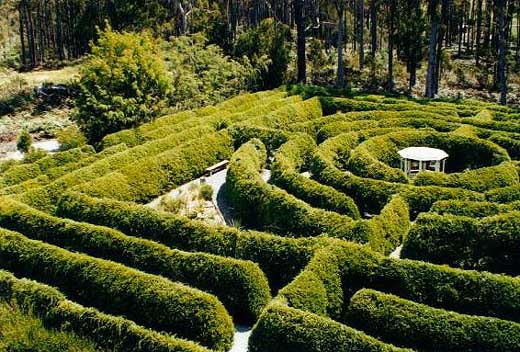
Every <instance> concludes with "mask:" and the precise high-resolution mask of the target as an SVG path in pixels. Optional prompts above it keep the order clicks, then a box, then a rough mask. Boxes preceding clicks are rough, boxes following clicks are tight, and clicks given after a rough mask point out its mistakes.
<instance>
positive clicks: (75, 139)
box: [56, 126, 87, 150]
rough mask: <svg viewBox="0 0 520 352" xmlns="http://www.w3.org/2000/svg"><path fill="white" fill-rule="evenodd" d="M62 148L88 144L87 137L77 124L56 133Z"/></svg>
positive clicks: (67, 148) (66, 148)
mask: <svg viewBox="0 0 520 352" xmlns="http://www.w3.org/2000/svg"><path fill="white" fill-rule="evenodd" d="M56 139H57V140H58V143H60V150H69V149H73V148H79V147H82V146H84V145H85V144H87V139H86V138H85V136H84V135H83V133H82V132H81V131H80V130H79V128H78V127H76V126H69V127H67V128H64V129H63V130H61V131H59V132H58V133H57V135H56Z"/></svg>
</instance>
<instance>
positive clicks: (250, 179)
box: [226, 139, 368, 243]
mask: <svg viewBox="0 0 520 352" xmlns="http://www.w3.org/2000/svg"><path fill="white" fill-rule="evenodd" d="M266 159H267V152H266V149H265V146H264V145H263V143H262V142H261V141H260V140H258V139H253V140H251V141H250V142H248V143H246V144H244V145H242V147H240V148H239V149H238V150H237V151H236V152H235V154H233V157H232V158H231V161H230V163H229V169H228V173H227V178H226V185H227V189H228V192H229V200H230V203H231V204H232V206H234V207H235V209H236V210H237V212H238V214H239V215H240V217H241V219H242V220H243V221H244V223H245V224H247V225H248V226H251V227H253V228H259V229H264V230H269V231H273V232H275V233H279V234H283V235H290V236H295V237H309V236H318V235H321V234H323V233H327V234H328V235H330V236H333V237H339V238H343V239H349V240H353V241H358V242H361V243H365V242H367V240H368V238H366V237H365V236H360V235H362V233H361V231H359V228H360V226H362V225H363V224H362V223H361V222H357V223H356V222H354V221H353V220H352V218H350V217H348V216H345V215H340V214H337V213H334V212H330V211H326V210H323V209H317V208H313V207H311V206H309V205H308V204H307V203H305V202H303V201H301V200H299V199H297V198H295V197H294V196H292V195H290V194H288V193H287V192H285V191H284V190H282V189H280V188H278V187H276V186H272V185H270V184H268V183H266V182H265V181H264V180H263V179H262V177H261V175H260V171H259V170H261V169H262V168H263V166H264V164H265V160H266Z"/></svg>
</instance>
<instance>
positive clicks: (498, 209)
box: [431, 200, 520, 218]
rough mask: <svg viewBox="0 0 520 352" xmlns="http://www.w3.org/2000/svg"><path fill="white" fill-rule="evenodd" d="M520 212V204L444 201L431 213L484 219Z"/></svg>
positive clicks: (436, 205)
mask: <svg viewBox="0 0 520 352" xmlns="http://www.w3.org/2000/svg"><path fill="white" fill-rule="evenodd" d="M515 210H520V202H513V203H510V204H500V203H493V202H485V201H484V202H472V201H463V200H444V201H438V202H435V203H434V204H433V206H432V208H431V211H432V212H434V213H437V214H440V215H444V214H451V215H459V216H469V217H472V218H484V217H486V216H493V215H498V214H500V213H507V212H510V211H515Z"/></svg>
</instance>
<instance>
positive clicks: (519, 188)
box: [486, 184, 520, 203]
mask: <svg viewBox="0 0 520 352" xmlns="http://www.w3.org/2000/svg"><path fill="white" fill-rule="evenodd" d="M486 199H487V200H489V201H490V202H497V203H512V202H517V201H520V184H517V185H514V186H509V187H503V188H497V189H493V190H491V191H488V192H486Z"/></svg>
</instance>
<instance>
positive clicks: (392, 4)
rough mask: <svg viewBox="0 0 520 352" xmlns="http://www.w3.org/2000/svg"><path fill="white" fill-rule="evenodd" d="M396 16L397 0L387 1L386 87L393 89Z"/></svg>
mask: <svg viewBox="0 0 520 352" xmlns="http://www.w3.org/2000/svg"><path fill="white" fill-rule="evenodd" d="M396 17H397V0H389V1H388V25H389V29H388V81H387V89H388V90H390V91H391V90H393V89H394V86H395V83H394V40H395V21H396Z"/></svg>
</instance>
